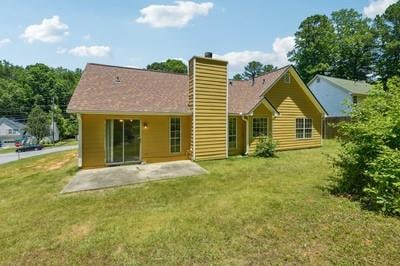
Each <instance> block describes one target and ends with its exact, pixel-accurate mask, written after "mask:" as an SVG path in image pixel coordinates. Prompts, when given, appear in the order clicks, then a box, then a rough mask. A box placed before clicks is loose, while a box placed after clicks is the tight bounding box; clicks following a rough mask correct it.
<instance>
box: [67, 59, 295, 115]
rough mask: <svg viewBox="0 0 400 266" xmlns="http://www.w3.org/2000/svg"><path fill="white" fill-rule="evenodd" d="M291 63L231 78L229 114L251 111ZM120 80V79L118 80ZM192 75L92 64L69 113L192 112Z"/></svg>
mask: <svg viewBox="0 0 400 266" xmlns="http://www.w3.org/2000/svg"><path fill="white" fill-rule="evenodd" d="M288 68H289V66H286V67H283V68H280V69H278V70H276V71H273V72H270V73H267V74H264V75H262V76H259V77H257V78H256V79H255V83H254V85H252V81H231V84H230V85H229V106H228V110H229V113H235V114H239V113H243V114H246V113H249V112H250V111H251V110H252V109H253V107H254V106H256V105H257V104H258V103H259V102H260V101H261V100H262V98H263V93H264V92H265V90H266V89H268V88H269V87H270V86H271V85H273V84H274V82H275V81H276V80H277V79H279V78H280V77H281V75H282V74H283V73H285V72H286V70H287V69H288ZM117 79H119V82H118V81H117ZM188 88H189V78H188V75H184V74H172V73H165V72H158V71H149V70H143V69H135V68H128V67H116V66H108V65H100V64H88V65H87V66H86V68H85V71H84V72H83V74H82V77H81V80H80V81H79V84H78V86H77V88H76V90H75V93H74V95H73V96H72V98H71V101H70V103H69V105H68V111H69V112H82V113H85V112H101V113H107V112H109V113H134V112H150V113H190V109H189V107H188V104H189V96H188Z"/></svg>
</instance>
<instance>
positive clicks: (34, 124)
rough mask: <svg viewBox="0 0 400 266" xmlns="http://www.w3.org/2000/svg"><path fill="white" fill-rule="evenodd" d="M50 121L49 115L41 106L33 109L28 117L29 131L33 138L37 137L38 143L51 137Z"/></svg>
mask: <svg viewBox="0 0 400 266" xmlns="http://www.w3.org/2000/svg"><path fill="white" fill-rule="evenodd" d="M49 126H50V121H49V117H48V115H47V114H46V113H45V112H44V111H43V109H42V108H40V106H35V107H33V108H32V111H31V112H30V114H29V116H28V121H27V131H28V133H30V134H31V135H32V136H35V137H36V138H37V139H38V141H40V140H42V139H43V138H44V137H46V136H48V135H49Z"/></svg>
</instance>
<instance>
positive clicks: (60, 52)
mask: <svg viewBox="0 0 400 266" xmlns="http://www.w3.org/2000/svg"><path fill="white" fill-rule="evenodd" d="M66 52H67V48H63V47H58V48H57V51H56V53H57V54H65V53H66Z"/></svg>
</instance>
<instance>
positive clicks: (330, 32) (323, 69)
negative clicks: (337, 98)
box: [288, 2, 400, 83]
mask: <svg viewBox="0 0 400 266" xmlns="http://www.w3.org/2000/svg"><path fill="white" fill-rule="evenodd" d="M288 58H289V60H290V61H292V62H294V63H295V65H296V68H297V70H298V71H299V73H300V75H301V77H302V78H303V79H304V80H305V81H306V82H308V81H309V80H310V79H311V78H313V77H314V76H315V75H316V74H325V75H329V76H334V77H338V78H344V79H351V80H375V79H382V80H383V81H384V83H385V82H386V81H387V80H388V78H390V77H392V76H394V75H399V74H400V2H397V3H394V4H392V5H391V6H389V7H388V8H387V9H386V11H385V12H384V13H383V14H382V15H380V16H379V15H378V16H377V17H376V18H375V19H374V20H371V19H368V18H364V17H363V16H362V15H361V14H360V13H359V12H357V11H355V10H354V9H341V10H338V11H335V12H332V14H331V15H330V17H328V16H325V15H318V14H317V15H313V16H310V17H308V18H306V19H305V20H303V21H302V22H301V23H300V26H299V29H298V30H297V32H296V33H295V48H294V49H293V50H292V51H290V52H289V53H288Z"/></svg>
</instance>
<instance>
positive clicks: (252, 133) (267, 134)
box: [251, 115, 269, 139]
mask: <svg viewBox="0 0 400 266" xmlns="http://www.w3.org/2000/svg"><path fill="white" fill-rule="evenodd" d="M254 118H265V119H266V120H267V133H266V134H265V135H263V136H254ZM266 136H269V119H268V117H267V116H262V115H260V116H253V117H252V118H251V137H252V138H253V139H257V138H262V137H266Z"/></svg>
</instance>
